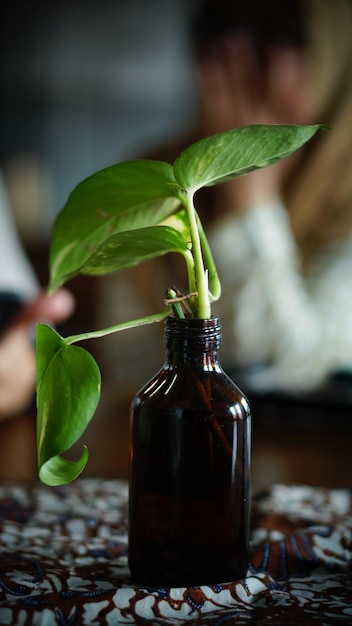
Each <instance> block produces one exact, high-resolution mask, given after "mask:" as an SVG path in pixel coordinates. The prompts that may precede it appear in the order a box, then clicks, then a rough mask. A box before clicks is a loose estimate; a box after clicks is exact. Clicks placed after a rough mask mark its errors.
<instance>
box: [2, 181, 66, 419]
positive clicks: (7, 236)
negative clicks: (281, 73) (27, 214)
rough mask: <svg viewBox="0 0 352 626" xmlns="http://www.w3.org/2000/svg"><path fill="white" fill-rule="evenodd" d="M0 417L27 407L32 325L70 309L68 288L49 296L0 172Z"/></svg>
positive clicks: (30, 393) (54, 319) (54, 320)
mask: <svg viewBox="0 0 352 626" xmlns="http://www.w3.org/2000/svg"><path fill="white" fill-rule="evenodd" d="M0 240H1V242H0V420H5V419H6V418H10V417H14V416H18V415H20V414H22V413H24V412H25V411H27V410H28V409H29V407H30V405H31V403H32V400H33V398H34V390H35V369H36V368H35V347H34V331H35V323H36V322H38V321H43V322H46V323H49V324H54V325H55V324H60V323H61V322H63V321H64V320H65V319H66V318H67V317H68V316H69V315H70V314H71V313H72V311H73V307H74V302H73V297H72V295H71V293H70V292H69V291H67V290H66V289H61V290H59V291H58V292H57V293H56V294H54V295H52V296H48V295H47V294H46V293H45V290H42V289H41V288H40V286H39V284H38V281H37V278H36V276H35V273H34V271H33V269H32V267H31V265H30V262H29V260H28V258H27V256H26V254H25V251H24V248H23V246H22V243H21V241H20V239H19V237H18V234H17V231H16V227H15V223H14V220H13V216H12V213H11V208H10V207H9V201H8V196H7V191H6V186H5V182H4V178H3V176H2V175H1V172H0Z"/></svg>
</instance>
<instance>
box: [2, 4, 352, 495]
mask: <svg viewBox="0 0 352 626" xmlns="http://www.w3.org/2000/svg"><path fill="white" fill-rule="evenodd" d="M193 8H194V0H147V1H143V0H102V1H101V2H96V1H94V0H49V1H46V2H44V1H41V2H31V3H25V4H21V5H20V4H19V3H18V2H17V1H15V2H12V3H6V5H5V6H4V7H2V17H1V21H0V94H1V96H0V137H1V141H0V164H1V168H2V170H3V174H4V177H5V181H6V184H7V188H8V192H9V198H10V202H11V206H12V208H13V211H14V216H15V220H16V224H17V227H18V231H19V234H20V236H21V239H22V241H23V243H24V246H25V249H26V251H27V253H28V256H29V258H30V260H31V261H32V263H33V266H34V268H35V270H36V272H37V274H38V277H39V279H40V282H41V284H42V285H43V286H45V285H46V284H47V280H48V246H49V239H50V230H51V226H52V223H53V220H54V218H55V216H56V214H57V212H58V211H59V210H60V209H61V208H62V206H63V205H64V203H65V201H66V199H67V196H68V194H69V192H70V191H71V190H72V188H73V187H74V186H75V185H76V184H77V183H78V182H79V181H80V180H82V179H83V178H85V177H86V176H89V175H90V174H91V173H93V172H94V171H96V170H98V169H101V168H104V167H106V166H108V165H111V164H113V163H115V162H117V161H121V160H126V159H129V158H135V157H136V156H139V155H143V154H144V153H146V154H148V153H149V152H150V151H153V149H154V148H157V146H159V145H160V144H163V143H164V141H165V140H166V139H167V140H172V138H173V137H174V138H175V139H177V137H178V136H179V135H181V134H184V133H185V132H187V129H188V128H192V126H193V124H194V119H195V115H196V103H195V101H194V89H193V83H194V77H193V74H192V63H191V61H190V59H191V51H190V49H189V40H188V26H189V20H190V17H191V15H192V12H193ZM118 280H119V294H121V293H122V294H123V293H124V290H126V294H127V296H128V297H127V298H126V302H127V301H129V299H130V298H131V294H130V293H129V292H128V290H129V283H128V277H127V276H126V275H125V274H124V273H122V276H121V277H119V279H118ZM112 285H113V283H112V282H110V281H109V280H107V281H104V280H103V281H96V280H95V279H91V278H88V277H78V278H76V279H74V281H71V283H70V284H69V288H70V289H71V290H72V292H73V293H74V295H75V297H76V303H77V307H76V312H75V314H74V315H73V317H72V318H70V319H69V320H68V321H67V322H65V323H64V324H63V326H62V328H61V330H60V332H61V333H62V335H63V336H65V335H68V334H72V333H76V332H77V333H78V332H84V331H86V330H91V329H93V328H97V327H99V326H100V325H101V322H103V325H106V326H108V325H110V324H112V323H116V322H117V321H119V319H118V318H119V316H120V318H122V319H127V318H128V314H129V311H128V310H125V309H124V306H123V300H120V301H118V302H116V298H114V290H113V288H112ZM157 310H159V309H157ZM154 311H155V309H154ZM148 332H149V331H148V330H147V331H145V330H136V331H134V334H133V336H132V335H129V334H128V333H122V334H121V335H123V337H121V338H120V336H119V338H118V339H117V338H112V337H109V338H108V339H105V340H99V341H98V342H94V341H93V342H91V341H90V342H89V345H87V348H88V349H89V350H90V351H91V352H92V353H93V355H94V356H95V357H96V358H97V360H98V362H99V365H100V366H101V369H102V373H103V391H102V399H101V403H100V406H99V409H98V414H97V415H96V417H95V418H94V419H93V422H92V424H91V426H90V427H89V429H88V431H87V436H85V438H84V441H85V442H86V443H87V444H88V446H89V448H90V452H91V457H90V462H89V464H88V467H87V470H86V471H85V475H95V476H97V475H103V476H107V477H116V476H117V477H124V478H125V477H127V475H128V412H129V404H130V401H131V398H132V397H133V394H134V393H135V392H136V391H137V390H138V388H139V386H140V385H141V384H143V383H144V382H146V380H147V379H148V377H149V376H151V375H152V374H154V372H155V370H156V368H157V367H159V366H161V364H162V359H163V348H162V343H161V341H162V332H163V328H162V327H161V328H160V333H159V337H160V351H158V350H157V349H156V350H155V351H154V353H153V354H150V353H148V354H145V353H143V341H144V340H145V338H147V339H148ZM141 350H142V358H141V357H140V356H139V355H140V351H141ZM128 351H132V352H135V354H134V360H136V354H137V359H138V358H139V361H140V362H141V364H142V365H143V368H141V371H140V372H138V373H137V372H134V374H135V376H134V379H133V380H130V379H129V373H128V367H127V365H126V362H125V361H124V355H125V354H126V353H127V352H128ZM295 410H297V409H295V407H294V406H293V409H292V415H291V417H290V421H289V422H286V423H285V425H284V428H282V421H281V417H282V413H280V415H279V417H277V415H276V413H275V411H274V412H273V411H272V408H271V409H270V414H269V417H268V419H266V422H265V424H264V427H263V428H262V429H261V428H260V422H259V421H257V420H256V419H254V430H253V433H254V437H253V444H254V445H253V474H254V482H255V485H256V486H257V487H258V488H260V487H262V486H263V487H265V486H266V485H268V484H270V483H271V482H274V481H283V482H290V481H296V482H308V483H310V484H324V485H326V486H339V485H340V484H345V482H346V480H347V482H348V481H350V482H351V481H352V475H351V471H352V470H351V467H350V463H349V465H348V467H349V475H347V476H346V459H349V458H350V457H349V454H350V452H349V451H350V443H349V442H350V437H347V438H346V432H345V431H343V432H342V433H340V435H339V433H337V434H336V433H335V435H336V437H335V439H334V443H333V448H334V450H332V444H331V429H328V430H326V431H325V430H324V429H320V430H319V428H318V429H317V428H316V424H315V426H314V432H310V433H309V434H308V436H307V428H306V426H305V416H304V415H303V414H302V413H301V418H300V420H299V424H298V426H297V427H295V425H294V424H295V417H294V412H295ZM258 414H259V412H258ZM256 416H257V413H256V414H255V416H254V417H255V418H256ZM29 419H30V421H28V418H27V417H25V421H23V420H21V419H19V420H17V421H16V420H13V423H6V424H5V423H4V424H0V429H5V428H6V430H7V432H6V438H5V436H3V434H2V433H1V432H0V459H1V463H0V466H1V467H0V475H3V476H4V475H6V473H7V474H8V475H10V476H11V477H15V478H16V477H25V478H28V477H30V476H31V475H33V476H35V475H36V461H35V433H34V429H33V425H34V421H33V420H34V417H33V414H32V415H31V416H30V418H29ZM292 424H293V428H291V426H292ZM296 425H297V422H296ZM310 428H311V427H310V426H309V428H308V430H309V429H310ZM11 431H13V432H12V434H11ZM348 432H349V431H348ZM12 440H13V442H14V443H13V444H12ZM80 448H81V442H80V443H79V444H78V446H76V447H75V448H74V450H73V451H72V454H73V455H76V453H77V450H78V451H79V452H80ZM79 452H78V453H79ZM19 459H21V461H22V462H21V463H20V462H19Z"/></svg>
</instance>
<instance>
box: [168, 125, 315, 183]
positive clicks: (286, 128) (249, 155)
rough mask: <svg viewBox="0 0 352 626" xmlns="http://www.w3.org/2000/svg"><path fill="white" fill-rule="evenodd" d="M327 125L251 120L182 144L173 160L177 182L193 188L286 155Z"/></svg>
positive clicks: (264, 165)
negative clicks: (178, 153) (185, 146)
mask: <svg viewBox="0 0 352 626" xmlns="http://www.w3.org/2000/svg"><path fill="white" fill-rule="evenodd" d="M326 128H327V126H323V125H313V126H309V125H307V126H291V125H270V124H269V125H267V124H254V125H252V126H242V127H240V128H234V129H232V130H226V131H223V132H221V133H218V134H216V135H212V136H210V137H206V138H205V139H201V140H200V141H197V142H196V143H194V144H192V145H191V146H189V147H188V148H186V149H185V150H184V151H183V152H182V153H181V154H180V156H179V157H178V159H176V161H175V163H174V175H175V178H176V180H177V181H178V183H179V184H180V186H181V187H182V188H184V189H186V190H193V191H196V190H197V189H200V188H201V187H206V186H211V185H216V184H218V183H222V182H225V181H226V180H229V179H231V178H234V177H235V176H239V175H242V174H248V173H249V172H252V171H253V170H255V169H259V168H262V167H266V166H268V165H271V164H273V163H275V162H276V161H279V160H280V159H282V158H284V157H287V156H289V155H290V154H292V153H293V152H294V151H295V150H297V149H298V148H300V147H301V146H302V145H303V144H305V143H306V142H307V141H308V140H309V139H310V138H311V137H312V136H313V135H315V133H316V132H317V131H318V130H320V129H326Z"/></svg>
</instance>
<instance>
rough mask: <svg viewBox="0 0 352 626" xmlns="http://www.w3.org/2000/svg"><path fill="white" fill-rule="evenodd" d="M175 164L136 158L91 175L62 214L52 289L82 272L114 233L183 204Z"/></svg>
mask: <svg viewBox="0 0 352 626" xmlns="http://www.w3.org/2000/svg"><path fill="white" fill-rule="evenodd" d="M179 194H180V189H179V185H178V184H177V183H176V181H175V178H174V176H173V171H172V167H171V165H169V164H168V163H163V162H161V161H149V160H136V161H126V162H123V163H117V164H116V165H113V166H111V167H108V168H105V169H104V170H101V171H99V172H97V173H96V174H93V175H92V176H89V177H88V178H86V179H85V180H84V181H82V182H81V183H80V184H79V185H77V187H76V188H75V189H74V190H73V191H72V193H71V194H70V196H69V198H68V200H67V203H66V204H65V206H64V208H63V209H62V211H60V213H59V214H58V216H57V218H56V220H55V223H54V227H53V232H52V239H51V246H50V291H54V290H55V289H57V288H58V287H59V286H60V285H62V284H63V283H65V282H67V281H68V280H69V279H71V278H73V277H74V276H75V275H76V274H78V273H79V269H80V268H81V267H82V265H84V263H85V262H86V261H87V259H88V258H89V257H90V256H91V255H92V254H93V253H94V252H95V250H96V249H97V247H98V245H100V244H101V243H102V242H104V241H105V240H106V239H108V238H109V237H111V236H112V235H114V234H116V233H119V232H123V231H127V230H134V229H137V228H144V227H146V226H154V225H155V224H158V223H159V222H161V221H162V220H163V219H165V218H166V217H167V216H168V215H171V214H172V213H173V212H174V211H175V209H176V208H177V207H178V206H179V204H180V201H179Z"/></svg>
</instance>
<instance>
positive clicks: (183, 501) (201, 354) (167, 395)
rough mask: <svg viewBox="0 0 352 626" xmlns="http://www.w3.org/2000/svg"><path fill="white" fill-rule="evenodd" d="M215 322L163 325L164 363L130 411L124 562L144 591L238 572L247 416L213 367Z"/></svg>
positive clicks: (242, 551)
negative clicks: (127, 551) (126, 544)
mask: <svg viewBox="0 0 352 626" xmlns="http://www.w3.org/2000/svg"><path fill="white" fill-rule="evenodd" d="M220 344H221V328H220V323H219V319H218V318H209V319H203V320H202V319H193V318H192V319H188V318H186V319H179V318H176V317H172V316H170V317H168V318H167V320H166V323H165V334H164V345H165V348H166V354H165V362H164V364H163V366H162V368H161V369H160V371H159V372H158V373H157V374H156V375H155V376H154V377H153V378H152V379H151V380H150V381H149V382H148V383H147V384H146V385H145V386H144V387H143V388H142V389H141V390H140V391H139V392H138V393H137V395H136V396H135V398H134V400H133V402H132V406H131V421H130V429H131V431H130V481H129V566H130V570H131V573H132V576H133V578H134V580H135V581H137V582H139V583H141V584H144V585H152V586H154V585H157V586H160V585H161V586H184V585H186V586H187V585H200V584H215V583H221V582H226V581H230V580H236V579H238V578H242V577H243V576H245V574H246V572H247V566H248V544H249V515H250V442H251V414H250V408H249V405H248V402H247V400H246V398H245V397H244V395H243V394H242V392H241V391H240V390H239V389H238V387H237V386H236V385H235V384H234V382H233V381H232V380H231V379H230V378H229V377H228V376H227V375H226V373H225V372H224V371H223V369H222V367H221V365H220V362H219V359H218V349H219V347H220Z"/></svg>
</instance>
